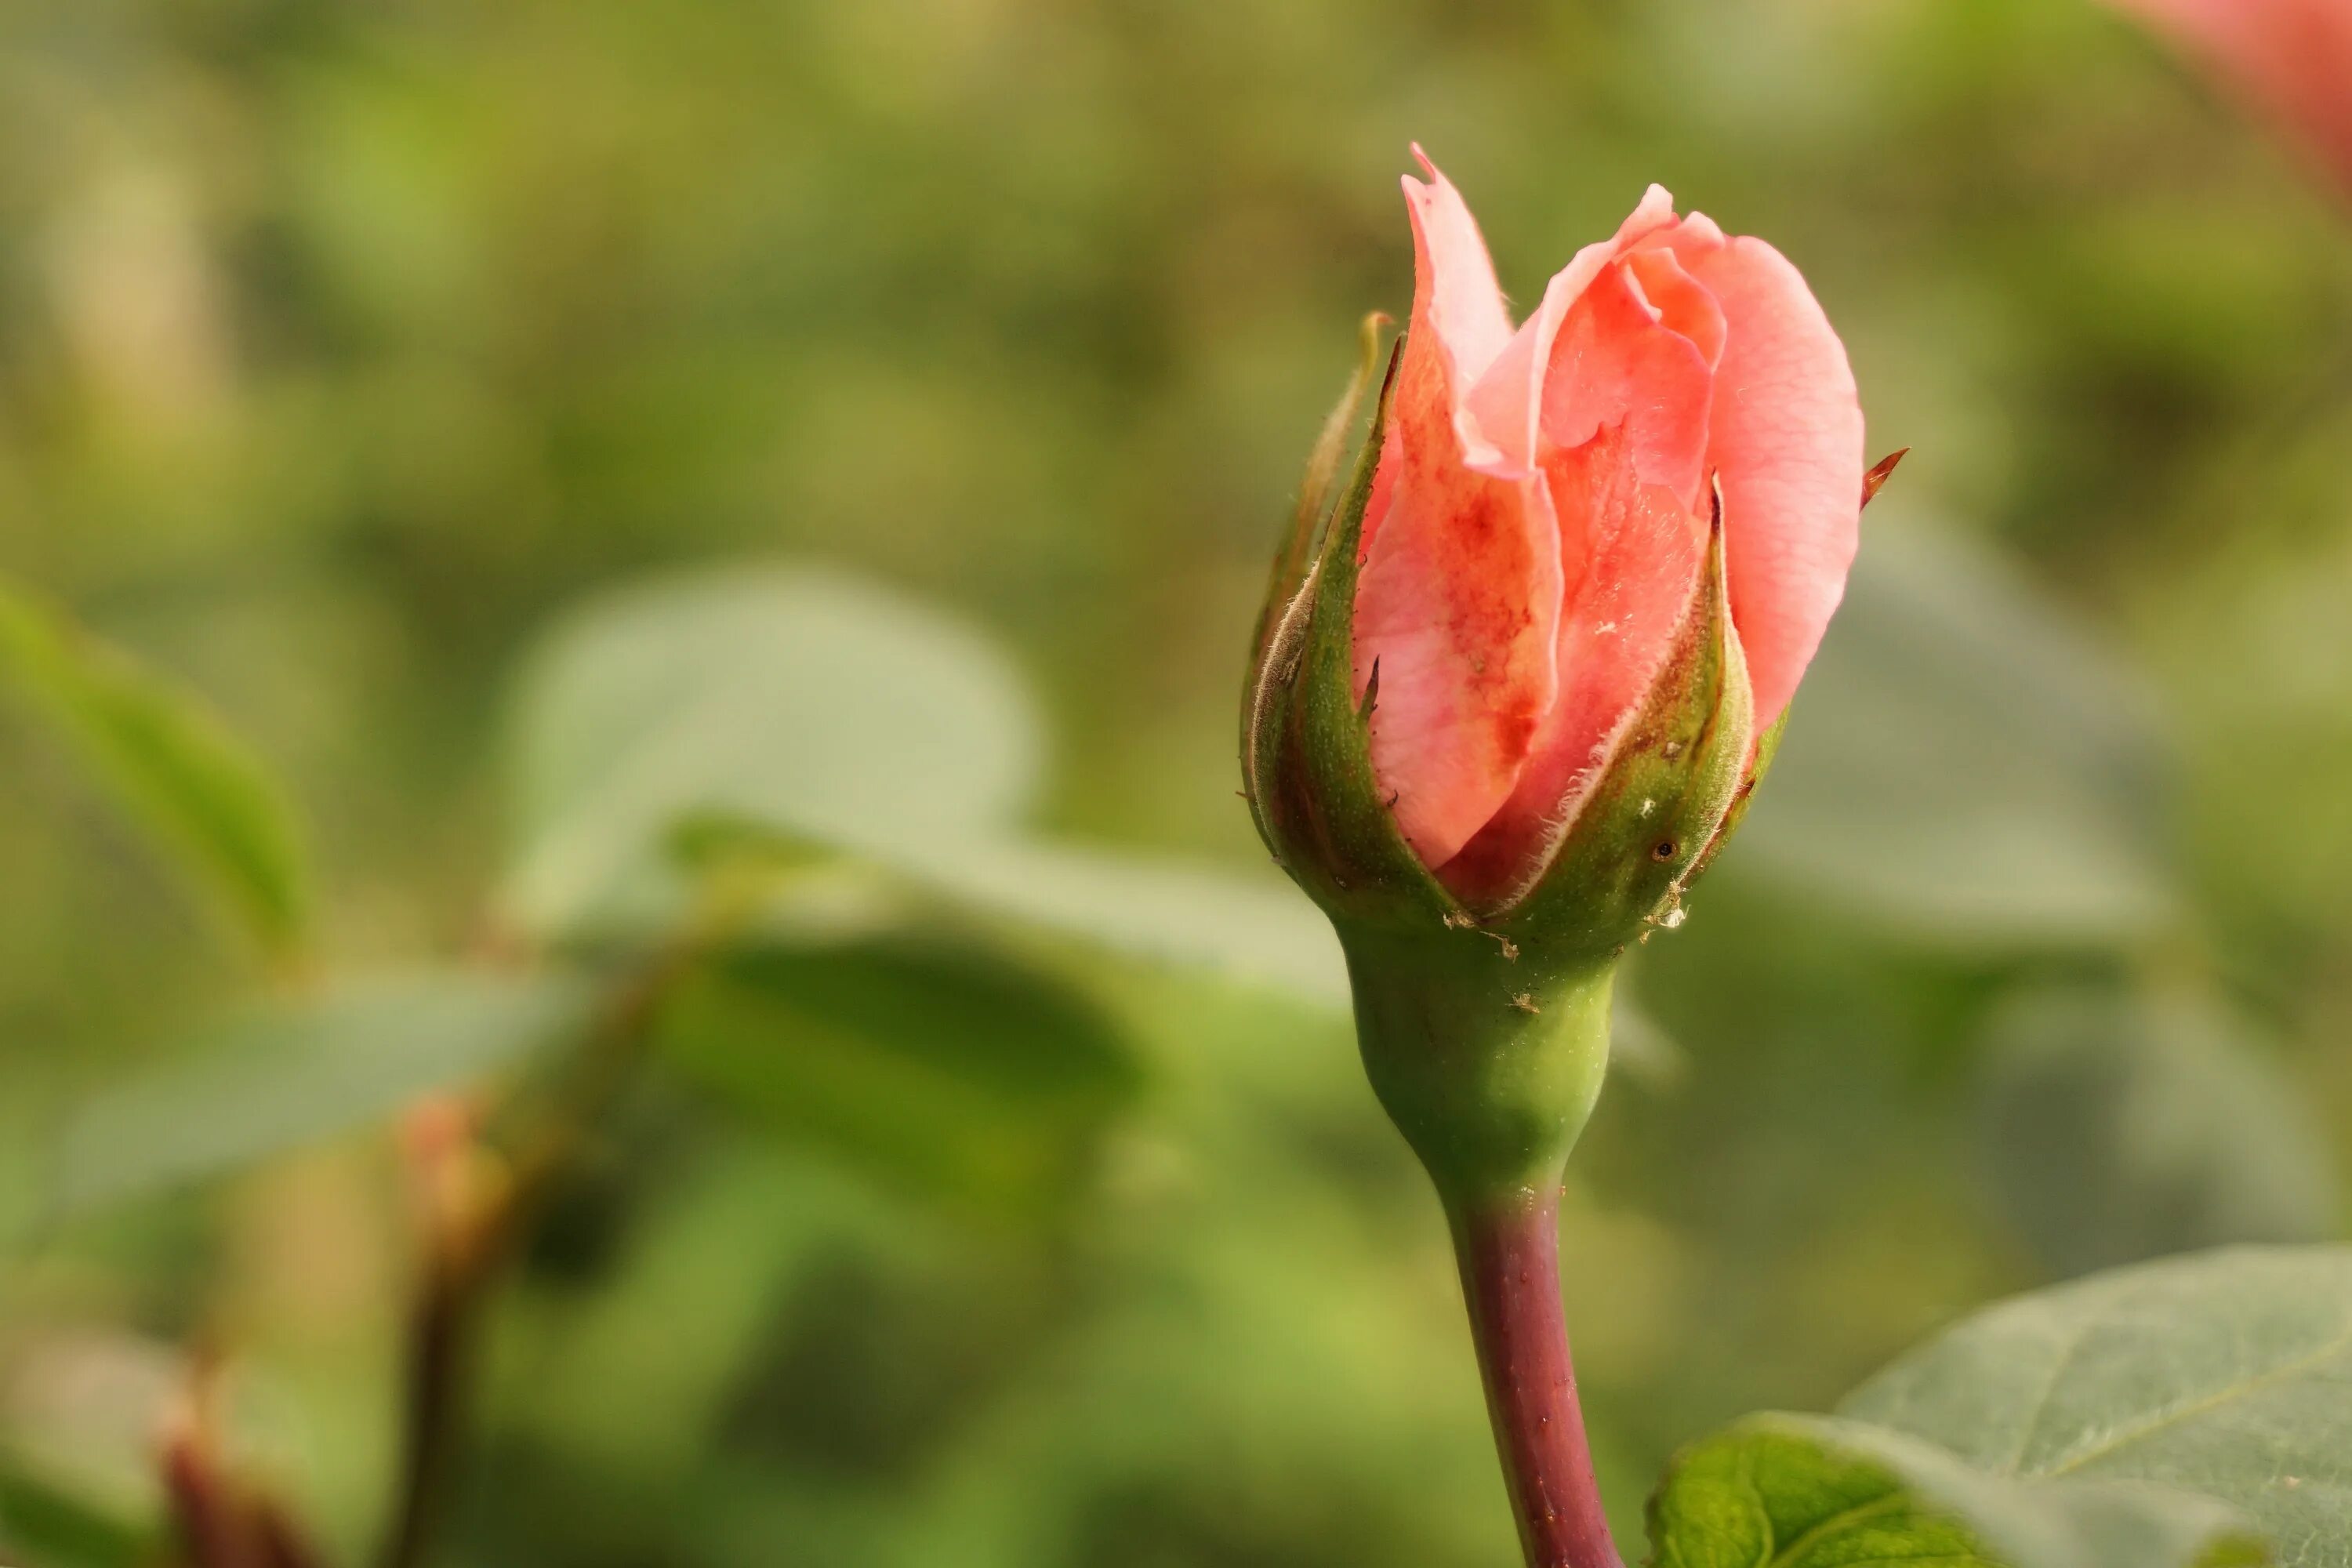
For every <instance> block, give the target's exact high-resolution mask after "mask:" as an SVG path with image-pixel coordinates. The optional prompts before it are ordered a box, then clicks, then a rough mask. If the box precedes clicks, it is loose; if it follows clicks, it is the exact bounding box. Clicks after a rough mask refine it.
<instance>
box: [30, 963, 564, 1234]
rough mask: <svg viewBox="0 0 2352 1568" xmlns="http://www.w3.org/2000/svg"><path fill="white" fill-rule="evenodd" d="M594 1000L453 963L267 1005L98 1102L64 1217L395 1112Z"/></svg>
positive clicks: (491, 1065)
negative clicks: (451, 966) (457, 967)
mask: <svg viewBox="0 0 2352 1568" xmlns="http://www.w3.org/2000/svg"><path fill="white" fill-rule="evenodd" d="M593 1001H594V992H593V987H592V986H591V985H590V984H587V983H586V982H584V981H582V980H580V979H577V978H574V977H569V976H562V975H551V974H543V975H530V976H513V977H509V976H504V975H496V974H487V973H474V972H470V971H446V972H425V973H416V974H410V975H402V976H398V977H391V978H384V979H379V980H373V981H368V982H363V983H354V984H344V985H341V986H338V987H336V988H335V989H333V990H331V991H327V992H323V993H321V994H317V995H312V996H306V997H302V998H299V999H296V1000H292V1001H287V1002H281V1003H278V1004H275V1005H269V1006H267V1007H264V1008H261V1009H258V1010H257V1011H255V1012H253V1013H250V1014H248V1015H247V1016H244V1017H241V1018H238V1019H235V1020H233V1021H231V1022H229V1023H227V1024H226V1025H223V1026H218V1027H216V1028H215V1029H213V1030H211V1031H208V1032H207V1033H205V1035H203V1036H202V1037H199V1038H197V1039H195V1040H193V1041H191V1042H190V1043H189V1044H188V1046H187V1047H186V1049H185V1052H184V1055H183V1056H182V1057H181V1058H179V1059H176V1060H173V1061H172V1062H170V1063H168V1064H167V1065H165V1066H163V1067H160V1068H156V1069H155V1070H153V1071H152V1072H150V1073H148V1074H146V1075H145V1076H143V1077H140V1078H135V1079H129V1080H127V1081H125V1082H122V1083H120V1084H118V1085H115V1086H114V1087H111V1088H110V1089H106V1090H105V1091H103V1092H102V1093H100V1095H98V1096H97V1097H96V1098H95V1099H93V1100H90V1101H89V1103H88V1104H87V1105H85V1106H84V1107H83V1108H82V1110H81V1111H80V1112H79V1114H78V1115H77V1116H76V1117H75V1118H74V1119H73V1121H71V1122H70V1123H69V1124H68V1127H67V1129H66V1131H65V1135H64V1140H63V1143H62V1146H61V1148H60V1149H59V1151H58V1173H57V1180H56V1185H55V1188H54V1196H53V1213H54V1214H55V1215H58V1216H59V1217H62V1216H65V1215H70V1214H72V1213H74V1212H76V1211H79V1210H83V1209H87V1208H90V1207H93V1206H96V1205H100V1204H106V1203H112V1202H117V1201H120V1200H122V1199H125V1198H130V1197H134V1196H138V1195H141V1194H148V1193H152V1192H156V1191H160V1190H162V1189H164V1188H167V1187H172V1186H176V1185H179V1184H184V1183H187V1182H191V1181H194V1180H197V1179H199V1178H201V1177H205V1176H208V1175H212V1174H215V1173H219V1172H222V1171H226V1170H228V1169H232V1168H234V1167H236V1166H238V1165H243V1164H247V1163H251V1162H253V1161H256V1160H259V1159H263V1158H266V1157H268V1156H269V1155H272V1154H276V1153H278V1152H283V1151H285V1150H288V1149H292V1148H296V1147H299V1146H300V1145H302V1144H305V1143H310V1142H317V1141H319V1140H321V1139H325V1138H328V1137H331V1136H332V1135H334V1134H336V1133H339V1132H342V1131H348V1130H350V1129H352V1128H354V1127H357V1126H360V1125H362V1124H363V1123H366V1122H368V1121H374V1120H376V1119H378V1118H380V1117H384V1116H388V1115H390V1114H392V1113H393V1112H394V1110H398V1109H399V1108H400V1107H401V1106H403V1105H404V1104H405V1103H407V1102H408V1101H409V1100H412V1099H414V1098H415V1097H416V1096H418V1095H420V1094H424V1093H426V1092H428V1091H430V1090H432V1089H440V1088H444V1087H446V1086H447V1085H450V1084H453V1083H462V1082H465V1081H467V1080H468V1079H475V1078H478V1077H480V1076H481V1075H483V1074H485V1073H488V1072H492V1071H495V1070H497V1069H498V1068H503V1067H506V1066H509V1065H510V1064H512V1063H513V1062H515V1061H517V1060H519V1059H520V1058H522V1057H523V1056H525V1055H526V1054H528V1053H530V1052H531V1051H533V1050H536V1049H537V1048H539V1047H541V1046H544V1045H547V1044H550V1043H551V1042H552V1041H554V1040H556V1039H558V1038H560V1037H563V1036H565V1035H566V1034H568V1033H570V1032H572V1031H573V1030H576V1029H577V1028H579V1027H580V1026H582V1024H583V1022H584V1020H585V1019H586V1018H587V1016H588V1015H589V1013H590V1010H591V1009H592V1007H593Z"/></svg>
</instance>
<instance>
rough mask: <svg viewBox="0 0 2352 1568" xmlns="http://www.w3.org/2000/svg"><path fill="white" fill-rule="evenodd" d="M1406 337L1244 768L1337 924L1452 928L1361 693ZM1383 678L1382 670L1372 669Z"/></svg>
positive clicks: (1302, 594)
mask: <svg viewBox="0 0 2352 1568" xmlns="http://www.w3.org/2000/svg"><path fill="white" fill-rule="evenodd" d="M1401 351H1402V339H1400V340H1399V345H1398V349H1396V350H1392V351H1391V353H1390V356H1389V367H1388V374H1387V376H1386V377H1385V379H1383V381H1382V382H1381V395H1380V400H1379V401H1378V403H1376V404H1375V405H1374V406H1373V411H1372V423H1371V429H1370V433H1369V434H1368V435H1367V436H1366V437H1365V440H1364V444H1363V447H1362V449H1361V451H1360V452H1359V454H1358V455H1357V458H1356V467H1355V471H1354V473H1353V474H1352V476H1351V477H1350V478H1349V483H1348V488H1347V489H1346V491H1345V492H1344V493H1343V494H1342V495H1341V497H1340V500H1339V508H1338V510H1336V511H1335V512H1334V513H1333V514H1332V518H1331V522H1330V525H1329V527H1328V528H1327V529H1326V530H1325V531H1324V536H1323V544H1322V549H1321V550H1320V551H1319V552H1318V554H1317V557H1316V560H1315V563H1314V564H1313V566H1311V567H1310V568H1309V569H1308V571H1307V574H1306V577H1305V579H1304V581H1303V582H1302V583H1301V584H1300V586H1299V588H1298V591H1297V594H1295V595H1292V597H1291V599H1290V602H1289V603H1288V604H1287V605H1284V606H1283V608H1282V610H1281V612H1280V614H1279V615H1277V616H1275V617H1274V620H1273V626H1272V630H1271V631H1270V633H1269V634H1268V635H1267V636H1266V637H1265V639H1264V647H1262V648H1261V649H1260V651H1259V654H1258V658H1257V662H1256V666H1255V669H1254V671H1253V673H1252V677H1251V680H1250V689H1249V695H1248V702H1247V705H1246V709H1245V716H1244V727H1243V752H1242V771H1243V778H1244V784H1246V786H1247V788H1246V792H1245V793H1246V794H1247V795H1248V796H1249V799H1250V805H1251V809H1252V811H1253V813H1254V814H1255V816H1256V819H1257V825H1258V831H1259V833H1260V835H1261V836H1262V837H1264V838H1265V844H1266V847H1267V848H1268V849H1270V850H1272V851H1273V852H1274V858H1275V859H1276V861H1277V862H1279V863H1280V864H1281V866H1282V868H1283V869H1284V870H1285V871H1286V872H1288V873H1289V874H1290V877H1291V879H1292V880H1293V881H1296V882H1297V884H1298V885H1299V886H1300V887H1301V888H1303V889H1306V891H1307V896H1308V897H1310V898H1312V899H1313V900H1315V901H1316V902H1317V903H1318V904H1320V905H1321V906H1322V907H1323V909H1324V910H1325V912H1326V913H1328V914H1329V915H1330V916H1331V917H1332V919H1333V920H1334V921H1342V920H1355V921H1374V922H1381V923H1386V922H1398V923H1402V924H1405V925H1408V926H1425V927H1432V928H1439V929H1442V925H1441V922H1443V921H1444V920H1445V919H1446V918H1447V917H1449V916H1452V917H1456V918H1460V917H1461V916H1462V914H1463V911H1462V910H1461V906H1460V905H1459V904H1458V903H1456V902H1455V900H1454V896H1453V895H1452V894H1451V893H1449V892H1447V891H1446V890H1445V889H1444V885H1443V884H1441V883H1440V882H1439V881H1438V880H1437V879H1436V878H1435V877H1434V876H1433V875H1431V873H1430V871H1429V868H1427V867H1425V866H1423V864H1422V863H1421V858H1420V857H1419V856H1418V855H1415V854H1414V853H1413V850H1412V846H1411V845H1410V844H1408V843H1406V842H1405V837H1404V834H1403V832H1402V830H1401V829H1400V828H1399V827H1398V826H1397V824H1396V818H1395V816H1394V815H1393V814H1392V813H1391V811H1390V809H1389V803H1388V802H1387V801H1386V800H1385V799H1383V798H1382V797H1381V793H1380V786H1379V784H1377V782H1376V781H1375V780H1374V778H1373V774H1372V756H1371V732H1370V726H1369V724H1368V722H1367V720H1368V718H1369V715H1368V713H1367V711H1366V707H1367V705H1365V704H1360V703H1359V702H1358V700H1357V699H1356V692H1355V606H1356V580H1357V575H1358V572H1359V564H1358V561H1357V556H1358V553H1359V548H1360V543H1361V541H1362V538H1363V526H1364V508H1365V505H1366V504H1367V503H1368V502H1369V501H1370V499H1371V491H1372V476H1373V474H1374V472H1375V471H1376V470H1377V469H1378V468H1379V465H1380V455H1381V441H1382V438H1383V437H1385V435H1386V433H1387V430H1388V418H1389V405H1390V398H1391V393H1392V392H1393V390H1394V386H1395V382H1396V364H1397V358H1398V354H1399V353H1401ZM1372 678H1373V679H1374V681H1377V680H1378V679H1379V672H1378V670H1377V669H1375V670H1374V671H1373V672H1372Z"/></svg>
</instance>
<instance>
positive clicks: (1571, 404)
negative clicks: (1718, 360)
mask: <svg viewBox="0 0 2352 1568" xmlns="http://www.w3.org/2000/svg"><path fill="white" fill-rule="evenodd" d="M1674 274H1675V275H1674V276H1669V275H1666V274H1664V273H1662V274H1661V278H1662V280H1663V281H1666V282H1668V283H1669V284H1673V283H1675V282H1677V281H1678V282H1679V284H1680V285H1681V286H1682V289H1684V290H1685V291H1686V293H1687V294H1689V295H1696V296H1697V297H1698V298H1696V299H1690V298H1680V297H1678V298H1676V299H1675V304H1676V307H1677V310H1679V311H1680V312H1681V313H1683V314H1684V315H1685V316H1687V317H1695V318H1699V319H1700V320H1701V321H1703V322H1704V324H1705V325H1706V327H1708V328H1711V329H1712V331H1710V333H1709V335H1710V337H1711V339H1712V341H1713V342H1714V343H1715V344H1716V345H1717V352H1718V353H1720V345H1721V343H1722V341H1723V331H1722V327H1721V321H1722V313H1721V311H1720V310H1715V308H1714V307H1715V301H1714V300H1713V298H1712V297H1711V296H1708V295H1707V294H1706V290H1705V289H1701V288H1699V287H1698V285H1696V283H1693V282H1692V281H1691V280H1690V279H1689V277H1688V276H1687V275H1686V274H1683V273H1682V272H1681V268H1675V269H1674ZM1709 311H1712V312H1713V313H1712V317H1711V319H1709V318H1708V312H1709ZM1714 384H1715V375H1714V373H1713V371H1712V370H1711V369H1710V368H1709V366H1708V363H1707V359H1706V355H1705V354H1704V353H1701V352H1700V349H1699V345H1698V344H1697V343H1696V342H1692V341H1691V340H1690V339H1689V338H1687V337H1685V336H1684V335H1683V334H1682V333H1681V332H1678V331H1675V329H1674V328H1672V327H1670V326H1668V325H1667V324H1666V323H1665V321H1664V319H1663V313H1662V312H1661V311H1659V310H1657V309H1656V308H1655V307H1654V306H1653V305H1652V304H1651V303H1650V301H1649V300H1647V299H1646V298H1644V297H1643V291H1642V289H1641V287H1640V285H1639V284H1638V282H1637V281H1636V279H1635V277H1634V274H1633V270H1632V268H1630V267H1628V266H1626V265H1625V264H1623V263H1617V264H1613V265H1612V266H1609V267H1605V268H1601V275H1600V276H1599V277H1597V278H1595V279H1593V280H1592V282H1591V285H1590V286H1589V287H1588V288H1586V289H1585V290H1584V292H1583V294H1582V295H1580V297H1579V298H1578V299H1577V300H1576V301H1575V303H1573V304H1571V305H1570V307H1569V309H1568V310H1567V312H1566V314H1565V315H1564V316H1563V317H1562V318H1561V321H1560V324H1559V334H1558V335H1557V336H1556V337H1555V338H1554V339H1553V340H1552V350H1551V361H1550V363H1549V365H1548V366H1547V367H1546V369H1545V372H1544V379H1543V394H1542V403H1541V413H1540V416H1539V426H1540V435H1541V440H1540V446H1541V447H1544V448H1555V447H1556V448H1569V447H1580V446H1582V445H1584V443H1585V442H1587V441H1590V440H1591V439H1592V437H1593V435H1594V433H1595V432H1596V431H1598V430H1600V429H1601V427H1602V426H1616V425H1622V426H1624V432H1625V437H1626V442H1627V446H1628V447H1629V455H1630V457H1631V458H1632V459H1633V468H1634V471H1635V473H1636V475H1637V476H1638V477H1639V479H1640V480H1641V481H1642V482H1643V483H1644V484H1654V485H1664V486H1665V487H1666V488H1667V489H1669V490H1671V491H1672V492H1673V493H1674V494H1675V496H1676V497H1678V498H1680V500H1681V501H1682V504H1683V506H1684V507H1685V509H1687V508H1690V507H1692V506H1695V505H1696V503H1697V500H1698V496H1699V491H1700V489H1702V488H1703V486H1704V483H1705V472H1704V468H1705V462H1706V435H1707V418H1708V401H1709V396H1710V394H1711V393H1712V391H1713V388H1714ZM1568 516H1569V513H1568V512H1567V511H1566V510H1563V511H1562V513H1561V519H1562V521H1563V523H1565V522H1566V521H1567V519H1568ZM1579 558H1580V552H1579V550H1578V542H1577V541H1576V539H1575V537H1574V535H1573V534H1572V533H1570V534H1568V535H1564V536H1563V539H1562V554H1561V561H1562V564H1563V571H1564V572H1565V573H1566V574H1567V575H1568V577H1569V579H1570V582H1571V583H1572V582H1573V581H1574V578H1575V570H1576V569H1575V563H1576V562H1577V560H1578V559H1579Z"/></svg>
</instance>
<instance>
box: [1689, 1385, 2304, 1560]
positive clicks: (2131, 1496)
mask: <svg viewBox="0 0 2352 1568" xmlns="http://www.w3.org/2000/svg"><path fill="white" fill-rule="evenodd" d="M1649 1519H1650V1538H1651V1546H1652V1548H1653V1551H1654V1558H1653V1561H1654V1563H1655V1564H1656V1568H1758V1565H1759V1564H1761V1565H1767V1568H1782V1565H1786V1568H1826V1565H1828V1564H1854V1563H1938V1564H1946V1565H1948V1568H2236V1565H2241V1564H2259V1563H2266V1562H2268V1561H2269V1560H2270V1558H2269V1553H2268V1552H2267V1551H2266V1550H2265V1549H2264V1548H2263V1544H2262V1542H2260V1540H2259V1539H2258V1538H2256V1537H2255V1536H2254V1535H2253V1533H2252V1531H2250V1530H2248V1529H2247V1528H2246V1527H2245V1525H2244V1524H2243V1522H2242V1521H2239V1520H2238V1519H2237V1518H2236V1517H2235V1516H2234V1515H2233V1514H2231V1511H2230V1510H2228V1509H2226V1508H2224V1507H2222V1506H2221V1504H2219V1503H2216V1502H2214V1501H2212V1500H2210V1499H2208V1498H2201V1497H2198V1496H2195V1495H2193V1494H2189V1493H2176V1492H2168V1491H2165V1490H2162V1489H2157V1488H2152V1487H2126V1486H2117V1485H2113V1484H2100V1483H2097V1482H2089V1481H2074V1482H2065V1481H2060V1482H2048V1483H2035V1482H2020V1481H2014V1480H2008V1479H2001V1478H1999V1477H1994V1476H1989V1475H1986V1474H1983V1473H1982V1472H1980V1471H1977V1470H1973V1469H1970V1468H1969V1467H1968V1466H1966V1465H1963V1464H1961V1463H1960V1462H1959V1461H1958V1459H1955V1458H1953V1457H1952V1456H1951V1455H1950V1454H1948V1453H1947V1452H1945V1451H1944V1450H1943V1449H1941V1448H1938V1447H1936V1446H1935V1445H1934V1444H1932V1443H1927V1442H1922V1441H1920V1440H1919V1439H1917V1438H1916V1437H1909V1436H1904V1435H1903V1434H1901V1433H1897V1432H1890V1431H1886V1430H1885V1429H1884V1428H1881V1427H1875V1426H1865V1425H1864V1424H1863V1423H1861V1422H1858V1421H1841V1420H1837V1419H1834V1418H1831V1417H1823V1416H1807V1415H1753V1416H1749V1417H1748V1418H1747V1419H1746V1420H1744V1421H1741V1422H1739V1423H1738V1424H1737V1425H1735V1426H1731V1427H1729V1428H1727V1430H1725V1431H1723V1432H1721V1433H1718V1434H1717V1435H1716V1436H1712V1437H1707V1438H1705V1439H1703V1440H1701V1441H1700V1442H1698V1443H1696V1444H1693V1445H1692V1446H1691V1447H1688V1448H1685V1449H1684V1450H1683V1451H1682V1452H1681V1453H1680V1454H1677V1455H1676V1456H1675V1458H1674V1460H1673V1462H1672V1463H1671V1464H1670V1465H1669V1466H1668V1468H1667V1470H1666V1475H1665V1479H1664V1480H1663V1481H1662V1482H1660V1484H1659V1488H1658V1492H1657V1495H1656V1496H1655V1497H1654V1498H1653V1499H1652V1500H1651V1503H1650V1513H1649Z"/></svg>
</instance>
